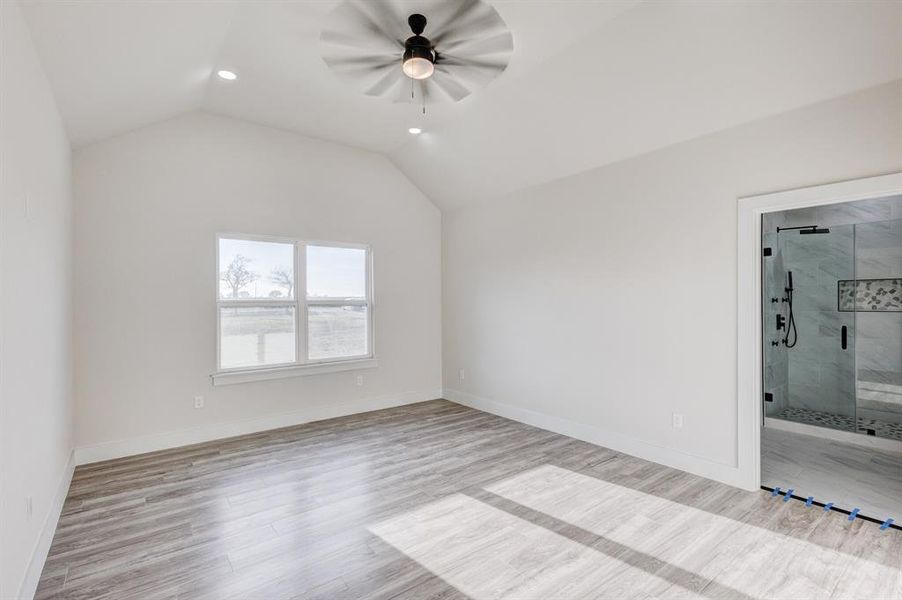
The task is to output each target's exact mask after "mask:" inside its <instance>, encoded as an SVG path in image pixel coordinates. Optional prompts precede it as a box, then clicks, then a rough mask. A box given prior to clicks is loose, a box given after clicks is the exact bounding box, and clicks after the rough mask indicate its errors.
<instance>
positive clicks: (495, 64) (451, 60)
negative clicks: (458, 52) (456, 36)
mask: <svg viewBox="0 0 902 600" xmlns="http://www.w3.org/2000/svg"><path fill="white" fill-rule="evenodd" d="M438 66H442V67H467V68H470V69H479V70H483V71H492V72H494V73H500V72H502V71H504V69H506V68H507V61H506V60H501V59H497V60H491V59H485V60H480V59H478V58H463V57H460V56H453V55H452V56H449V55H447V54H441V55H439V60H438V61H437V62H436V68H438Z"/></svg>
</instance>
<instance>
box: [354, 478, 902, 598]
mask: <svg viewBox="0 0 902 600" xmlns="http://www.w3.org/2000/svg"><path fill="white" fill-rule="evenodd" d="M834 516H835V515H834ZM369 530H370V531H371V532H373V533H374V534H376V535H378V536H379V537H380V538H381V539H383V540H384V541H385V542H387V543H389V544H391V545H392V546H394V547H395V548H396V549H398V550H399V551H401V552H403V553H404V554H405V555H407V556H408V557H410V558H412V559H414V560H416V561H417V562H418V563H420V564H421V565H422V566H423V567H425V568H427V569H429V570H430V571H432V572H433V573H435V574H436V575H438V576H439V577H441V578H442V579H444V580H445V581H446V582H447V583H449V584H450V585H452V586H454V587H456V588H457V589H459V590H461V591H462V592H464V593H465V594H467V595H469V596H471V597H473V598H477V599H484V598H518V599H520V598H549V597H567V598H575V597H582V596H590V597H591V596H597V595H598V594H603V595H605V596H610V597H615V596H616V597H620V598H626V597H648V596H661V595H663V596H666V597H668V598H670V597H680V598H703V597H709V598H717V597H725V596H728V597H737V598H753V597H762V596H772V595H776V594H779V595H781V596H784V597H822V596H825V595H829V594H830V593H831V591H834V590H841V589H853V590H854V589H870V590H873V592H874V593H873V596H872V597H875V598H877V597H892V596H893V595H894V594H895V593H896V590H897V589H898V588H897V587H896V586H898V585H900V584H902V578H900V576H899V573H900V571H899V570H898V569H893V568H890V567H886V566H884V565H881V564H878V563H874V562H870V561H867V560H864V559H862V558H858V557H855V556H850V555H849V554H841V553H839V552H836V551H834V550H831V549H829V548H825V547H823V546H820V545H818V544H814V543H811V542H806V541H804V540H802V539H798V538H794V537H791V536H788V535H783V534H780V533H775V532H773V531H771V530H769V529H766V528H763V527H758V526H756V525H754V524H747V523H742V522H739V521H736V520H733V519H730V518H727V517H723V516H719V515H715V514H712V513H709V512H706V511H703V510H699V509H696V508H693V507H690V506H686V505H684V504H680V503H677V502H674V501H671V500H667V499H665V498H660V497H658V496H654V495H652V494H647V493H643V492H640V491H636V490H634V489H631V488H627V487H623V486H619V485H616V484H612V483H609V482H606V481H602V480H599V479H596V478H594V477H589V476H586V475H582V474H579V473H575V472H573V471H569V470H567V469H562V468H559V467H555V466H551V465H546V466H542V467H538V468H536V469H532V470H529V471H525V472H523V473H520V474H518V475H516V476H514V477H511V478H508V479H506V480H503V481H501V482H498V483H495V484H492V485H489V486H486V487H485V488H484V489H482V490H476V491H474V492H472V493H470V492H468V493H467V494H460V493H458V494H454V495H452V496H449V497H447V498H444V499H442V500H439V501H436V502H433V503H431V504H428V505H425V506H422V507H420V508H418V509H416V510H413V511H410V512H407V513H404V514H403V515H398V516H396V517H393V518H390V519H387V520H384V521H381V522H379V523H378V524H376V525H373V526H371V527H369ZM846 586H848V587H846ZM858 586H861V587H858Z"/></svg>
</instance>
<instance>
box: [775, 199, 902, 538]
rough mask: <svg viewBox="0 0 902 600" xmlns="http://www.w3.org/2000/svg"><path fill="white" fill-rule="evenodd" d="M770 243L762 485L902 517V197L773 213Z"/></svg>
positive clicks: (880, 516)
mask: <svg viewBox="0 0 902 600" xmlns="http://www.w3.org/2000/svg"><path fill="white" fill-rule="evenodd" d="M761 248H762V252H761V261H762V262H761V271H760V273H761V349H762V381H761V386H762V395H761V408H762V417H763V425H764V428H763V431H762V438H761V447H762V454H761V483H762V485H764V486H766V487H770V488H780V489H782V490H787V489H793V490H794V493H795V494H800V495H801V496H802V497H809V496H811V497H814V498H816V499H817V500H819V501H821V502H822V503H827V502H830V503H833V504H834V505H835V506H836V507H837V508H842V509H844V510H848V511H853V510H855V509H858V510H859V511H860V512H861V514H866V515H869V516H871V517H872V518H877V519H886V518H894V519H895V520H902V195H892V196H886V197H880V198H869V199H866V200H859V201H853V202H843V203H836V204H829V205H822V206H808V207H804V208H798V209H792V210H784V211H776V212H767V213H764V214H763V215H762V216H761ZM784 493H785V492H784Z"/></svg>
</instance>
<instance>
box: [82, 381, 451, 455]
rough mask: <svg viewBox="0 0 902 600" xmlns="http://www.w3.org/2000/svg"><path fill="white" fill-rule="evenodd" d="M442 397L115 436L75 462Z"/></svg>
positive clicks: (411, 396)
mask: <svg viewBox="0 0 902 600" xmlns="http://www.w3.org/2000/svg"><path fill="white" fill-rule="evenodd" d="M441 397H442V391H441V390H429V391H421V392H405V393H400V394H392V395H387V396H376V397H373V398H363V399H360V400H353V401H350V402H338V403H334V404H322V405H317V406H314V407H311V408H308V409H303V410H298V411H293V412H288V413H278V414H274V415H266V416H262V417H257V418H254V419H244V420H241V421H230V422H227V423H214V424H211V425H203V426H201V427H192V428H190V429H180V430H177V431H168V432H165V433H158V434H153V435H145V436H140V437H136V438H130V439H125V440H115V441H111V442H102V443H100V444H92V445H88V446H80V447H78V448H76V449H75V464H76V465H84V464H88V463H93V462H98V461H101V460H110V459H113V458H123V457H125V456H134V455H136V454H144V453H145V452H155V451H157V450H168V449H170V448H179V447H181V446H190V445H191V444H200V443H202V442H210V441H213V440H218V439H222V438H228V437H234V436H236V435H245V434H248V433H257V432H260V431H267V430H269V429H279V428H280V427H291V426H292V425H301V424H303V423H310V422H313V421H321V420H323V419H332V418H335V417H344V416H346V415H353V414H357V413H362V412H369V411H371V410H380V409H383V408H391V407H393V406H402V405H404V404H413V403H415V402H424V401H426V400H435V399H437V398H441Z"/></svg>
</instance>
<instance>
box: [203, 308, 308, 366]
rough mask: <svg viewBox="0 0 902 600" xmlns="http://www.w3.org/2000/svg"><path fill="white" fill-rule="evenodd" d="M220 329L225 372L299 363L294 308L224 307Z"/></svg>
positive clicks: (222, 360) (220, 317)
mask: <svg viewBox="0 0 902 600" xmlns="http://www.w3.org/2000/svg"><path fill="white" fill-rule="evenodd" d="M219 326H220V328H221V329H220V338H219V349H220V366H221V368H223V369H234V368H236V367H261V366H265V365H278V364H284V363H293V362H295V352H294V350H295V337H296V336H295V328H294V307H293V306H227V307H222V308H220V309H219Z"/></svg>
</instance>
